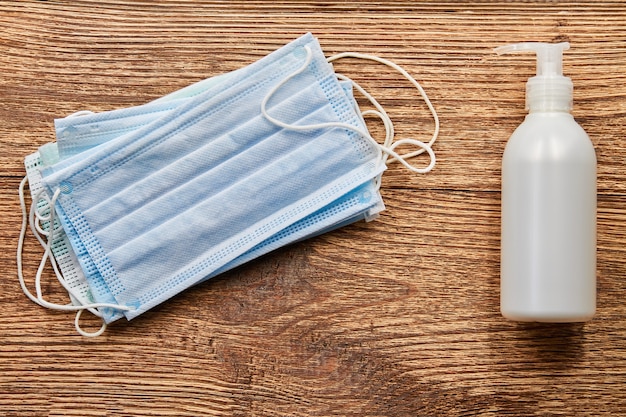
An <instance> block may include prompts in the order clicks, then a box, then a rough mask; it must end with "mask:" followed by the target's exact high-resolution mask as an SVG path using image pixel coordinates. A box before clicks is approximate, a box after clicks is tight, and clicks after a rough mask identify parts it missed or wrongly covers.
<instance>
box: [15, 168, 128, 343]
mask: <svg viewBox="0 0 626 417" xmlns="http://www.w3.org/2000/svg"><path fill="white" fill-rule="evenodd" d="M27 182H28V178H27V177H24V178H23V179H22V181H21V182H20V186H19V197H20V207H21V209H22V226H21V229H20V236H19V240H18V244H17V277H18V280H19V283H20V287H21V288H22V292H24V294H25V295H26V296H27V297H28V298H29V299H30V300H31V301H32V302H34V303H36V304H38V305H40V306H42V307H46V308H49V309H53V310H60V311H76V318H75V320H74V325H75V327H76V331H77V332H78V333H79V334H81V335H82V336H86V337H96V336H100V335H101V334H102V333H103V332H104V331H105V329H106V327H107V324H106V323H105V322H104V321H103V323H102V327H101V328H100V329H99V330H97V331H95V332H93V333H89V332H86V331H84V330H83V329H82V328H81V327H80V323H79V319H80V316H81V314H82V312H83V311H84V310H90V311H91V312H94V311H95V310H93V309H97V308H112V309H115V310H121V311H129V310H131V309H132V308H131V307H128V306H122V305H118V304H110V303H91V304H85V305H78V306H75V305H71V304H56V303H51V302H49V301H47V300H45V299H44V298H43V294H42V291H41V276H42V274H43V270H44V267H45V265H46V261H47V260H50V263H51V264H52V266H53V269H54V272H55V275H56V276H57V279H58V280H59V282H60V283H61V284H62V285H63V288H65V290H66V291H68V293H70V294H72V291H71V289H70V288H68V287H67V285H66V284H65V279H64V278H63V276H62V275H61V273H60V271H59V270H58V267H57V265H56V261H55V260H54V257H53V256H52V241H53V240H54V219H55V210H54V205H55V203H56V200H57V198H58V197H59V194H60V192H61V190H60V189H57V190H56V191H55V193H54V195H53V196H52V198H51V199H50V200H49V205H50V213H49V214H48V215H41V214H40V216H39V217H38V218H41V219H45V221H49V222H50V228H49V230H48V231H45V230H43V228H41V227H35V226H32V225H31V229H33V232H34V233H35V236H36V237H37V239H38V240H39V242H40V243H41V244H42V245H43V247H44V254H43V256H42V258H41V261H40V263H39V267H38V268H37V274H36V275H35V288H36V294H37V295H36V296H35V295H34V294H33V293H32V292H30V290H29V289H28V288H27V287H26V280H25V279H24V269H23V265H22V253H23V249H24V241H25V239H26V230H27V227H28V221H29V219H34V218H35V217H36V216H35V214H34V211H36V210H35V209H34V206H35V205H36V203H34V202H33V203H32V204H31V214H30V217H29V215H28V214H27V209H26V199H25V197H24V188H25V186H26V183H27ZM40 194H41V193H38V194H37V196H40ZM36 199H37V198H36ZM39 230H41V231H43V235H45V236H47V241H44V240H43V238H42V237H41V236H40V235H38V233H37V231H39ZM74 297H76V295H74ZM92 310H93V311H92ZM94 314H95V315H96V316H98V317H100V318H102V315H101V314H100V313H99V312H97V311H96V312H95V313H94Z"/></svg>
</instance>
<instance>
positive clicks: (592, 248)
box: [500, 112, 597, 322]
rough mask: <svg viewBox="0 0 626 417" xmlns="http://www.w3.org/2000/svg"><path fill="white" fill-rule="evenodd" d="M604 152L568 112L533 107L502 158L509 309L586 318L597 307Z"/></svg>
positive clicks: (528, 317) (517, 315) (535, 317)
mask: <svg viewBox="0 0 626 417" xmlns="http://www.w3.org/2000/svg"><path fill="white" fill-rule="evenodd" d="M596 207H597V191H596V155H595V151H594V149H593V145H592V143H591V141H590V140H589V137H588V136H587V134H586V133H585V131H584V130H583V129H582V128H581V127H580V126H579V125H578V124H577V123H576V122H575V121H574V118H573V117H572V116H571V114H569V113H567V112H533V113H530V114H529V115H528V116H527V117H526V120H525V121H524V123H522V124H521V125H520V126H519V127H518V128H517V130H516V131H515V132H514V133H513V135H512V136H511V138H510V140H509V142H508V143H507V146H506V149H505V152H504V156H503V160H502V235H501V297H500V306H501V312H502V315H503V316H504V317H506V318H508V319H511V320H519V321H543V322H580V321H587V320H589V319H591V318H592V317H593V315H594V314H595V308H596Z"/></svg>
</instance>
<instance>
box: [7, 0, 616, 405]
mask: <svg viewBox="0 0 626 417" xmlns="http://www.w3.org/2000/svg"><path fill="white" fill-rule="evenodd" d="M306 31H311V32H312V33H313V34H314V35H316V36H317V37H318V38H319V39H320V42H321V44H322V47H323V49H324V51H325V52H326V53H327V55H332V54H334V53H338V52H342V51H346V50H355V51H358V52H365V53H373V54H378V55H381V56H383V57H385V58H387V59H390V60H393V61H395V62H397V63H399V64H401V65H403V66H404V67H405V68H406V69H407V70H408V71H409V72H411V73H412V74H413V75H414V76H415V77H416V78H417V79H418V80H419V81H420V82H421V83H422V85H423V87H424V88H425V90H426V91H427V93H428V94H429V96H430V98H431V99H432V101H433V104H434V105H435V107H436V108H437V110H438V112H439V116H440V120H441V134H440V138H439V140H438V142H437V144H436V145H435V150H436V153H437V157H438V164H437V166H436V168H435V170H434V171H433V172H431V173H429V174H426V175H414V174H411V173H409V172H408V171H406V170H404V169H402V167H401V166H399V165H397V164H395V165H391V166H390V167H389V169H388V170H387V172H386V173H385V175H384V177H383V188H382V190H383V195H384V198H385V204H386V206H387V210H386V211H385V212H383V213H382V215H381V217H380V218H379V219H377V220H376V221H374V222H371V223H358V224H355V225H352V226H348V227H346V228H343V229H341V230H337V231H335V232H332V233H329V234H326V235H323V236H319V237H317V238H314V239H312V240H309V241H306V242H302V243H299V244H295V245H292V246H289V247H286V248H282V249H280V250H278V251H276V252H274V253H272V254H270V255H268V256H266V257H263V258H262V259H259V260H256V261H253V262H251V263H249V264H247V265H244V266H242V267H240V268H238V269H236V270H234V271H231V272H228V273H226V274H224V275H223V276H220V277H218V278H216V279H214V280H212V281H210V282H207V283H204V284H201V285H198V286H197V287H195V288H192V289H190V290H188V291H186V292H184V293H183V294H180V295H179V296H177V297H175V298H174V299H172V300H170V301H168V302H166V303H164V304H163V305H161V306H159V307H157V308H155V309H153V310H151V311H150V312H148V313H146V314H144V315H142V316H141V317H140V318H138V319H136V320H133V321H131V322H126V321H123V322H119V323H115V324H114V325H112V326H111V327H110V329H108V330H107V332H106V333H105V334H104V335H103V336H101V337H99V338H96V339H86V338H82V337H80V336H79V335H77V334H76V333H75V331H74V328H73V323H72V320H73V316H72V315H68V314H65V313H58V312H50V311H47V310H44V309H42V308H40V307H38V306H36V305H34V304H33V303H31V302H30V301H28V299H27V298H26V297H25V296H24V295H23V294H22V292H21V290H20V288H19V285H18V283H17V278H16V262H15V248H16V241H17V237H18V234H19V226H20V222H21V215H20V213H19V203H18V199H17V191H16V190H17V186H18V184H19V181H20V180H21V177H22V176H23V175H24V168H23V158H24V156H25V155H27V154H29V153H31V152H33V151H35V150H36V149H37V147H38V146H40V145H42V144H44V143H46V142H50V141H53V140H54V131H53V120H54V118H57V117H63V116H65V115H68V114H70V113H73V112H75V111H77V110H82V109H90V110H93V111H103V110H108V109H115V108H121V107H125V106H130V105H135V104H140V103H144V102H147V101H149V100H151V99H154V98H156V97H159V96H161V95H163V94H166V93H168V92H171V91H173V90H176V89H178V88H181V87H184V86H186V85H188V84H190V83H193V82H195V81H198V80H200V79H203V78H206V77H210V76H213V75H217V74H220V73H223V72H227V71H231V70H234V69H237V68H239V67H241V66H243V65H246V64H249V63H251V62H253V61H254V60H256V59H258V58H260V57H262V56H264V55H266V54H267V53H269V52H271V51H272V50H274V49H276V48H278V47H280V46H281V45H283V44H284V43H286V42H288V41H289V40H291V39H293V38H295V37H297V36H299V35H301V34H302V33H304V32H306ZM625 33H626V6H625V5H624V4H623V2H618V1H614V2H612V1H602V2H594V1H585V2H573V1H571V2H558V3H555V2H488V1H482V2H415V1H410V2H409V1H406V2H399V1H398V2H395V1H389V2H372V1H366V2H351V1H344V2H322V3H307V2H298V1H294V2H285V1H277V2H265V1H249V2H245V1H233V2H221V1H183V2H181V1H167V0H159V1H154V2H152V1H122V0H106V1H87V0H84V1H72V2H65V1H4V2H2V3H0V51H1V52H2V53H0V97H1V102H2V105H1V106H0V121H1V123H0V138H1V139H0V167H1V168H0V169H1V171H0V214H1V215H2V218H3V219H4V221H3V225H4V226H3V230H4V232H3V233H2V234H1V235H0V248H1V249H2V250H0V259H1V262H2V266H3V268H2V270H3V272H4V274H3V277H4V279H2V280H0V305H2V306H3V307H4V310H3V312H4V314H3V315H1V316H0V394H1V395H0V414H2V415H6V416H39V415H51V416H52V415H55V416H56V415H58V416H61V415H63V416H73V415H75V416H131V415H136V416H145V415H154V416H157V415H163V416H168V415H170V416H198V415H223V416H244V415H245V416H250V415H260V416H278V415H280V416H287V415H288V416H328V415H358V416H383V415H385V416H415V415H441V416H458V415H484V416H501V415H520V416H522V415H523V416H526V415H577V416H592V415H593V416H597V415H607V416H608V415H611V416H613V415H623V414H624V413H626V411H625V410H626V394H625V393H624V386H625V384H626V330H625V329H626V310H625V309H624V305H623V300H624V297H625V296H626V284H625V281H624V276H625V275H626V256H625V251H626V249H625V245H624V243H625V242H626V232H625V230H626V228H625V226H626V209H625V203H626V185H625V184H626V181H624V180H625V177H624V169H623V165H624V161H625V159H626V148H625V146H624V140H623V136H624V128H623V126H624V125H625V124H626V104H625V103H626V87H625V85H626V83H625V81H626V75H625V74H626V49H625V48H624V40H625V39H624V34H625ZM521 40H539V41H560V40H568V41H569V42H571V44H572V49H571V50H570V51H568V52H567V53H566V54H565V62H564V69H565V71H566V73H567V75H569V76H570V77H572V79H573V81H574V83H575V108H574V111H573V113H574V116H575V117H576V119H577V120H578V121H579V122H580V124H581V125H582V126H583V127H584V128H585V129H586V131H587V132H588V133H589V135H590V137H591V138H592V141H593V143H594V146H595V148H596V153H597V156H598V192H599V195H598V313H597V316H596V318H595V319H594V320H593V321H591V322H589V323H587V324H584V325H583V324H563V325H547V324H521V323H512V322H508V321H505V320H504V319H502V318H501V317H500V315H499V305H498V303H499V299H498V297H499V294H498V288H499V228H500V220H499V219H500V211H499V210H500V206H499V205H500V193H499V189H500V161H501V155H502V152H503V150H504V146H505V144H506V141H507V139H508V137H509V135H510V134H511V133H512V131H513V130H514V129H515V128H516V127H517V126H518V125H519V123H521V121H522V120H523V117H524V115H525V111H524V88H525V87H524V84H525V82H526V79H527V78H528V77H530V76H532V75H533V73H534V60H533V59H532V57H531V56H525V57H524V56H502V57H498V56H496V55H494V54H493V53H492V48H494V47H496V46H499V45H502V44H506V43H510V42H516V41H521ZM335 65H336V68H337V70H338V71H340V72H342V73H345V74H347V75H349V76H351V77H353V78H354V79H355V80H357V81H358V82H359V83H360V84H362V85H363V86H365V87H366V88H367V89H368V90H369V91H371V92H372V94H374V95H375V97H377V98H379V99H380V101H381V103H382V104H383V105H384V106H385V108H386V109H387V110H388V111H389V113H390V115H391V117H392V119H393V121H394V123H395V128H396V131H397V134H398V137H414V138H418V139H427V138H429V137H430V135H431V133H432V129H433V122H432V120H431V117H430V115H429V113H428V110H427V109H426V107H425V105H424V104H423V102H422V101H421V99H420V98H419V96H418V95H417V92H416V91H415V90H414V89H412V88H411V86H410V84H409V83H408V82H406V81H404V80H402V79H401V77H399V76H398V75H397V74H395V73H393V72H391V71H390V70H389V69H387V68H386V67H383V66H380V65H378V64H374V63H368V62H366V63H364V62H359V61H356V60H353V59H346V60H342V61H339V62H337V63H336V64H335ZM360 104H361V105H362V107H363V108H366V107H367V103H366V102H365V101H364V100H362V99H360ZM371 129H372V131H373V132H374V134H376V135H380V134H381V132H382V130H381V128H380V126H377V125H376V123H375V122H373V123H372V125H371ZM418 161H419V160H418ZM418 163H419V162H418ZM40 257H41V248H40V247H39V246H38V244H36V243H35V242H34V241H33V239H32V237H29V241H28V242H27V245H26V247H25V253H24V262H25V269H26V272H27V274H28V276H29V277H33V276H34V273H35V271H36V269H37V266H38V263H39V259H40ZM54 281H55V279H54V278H53V276H52V274H51V273H50V271H47V272H46V274H45V277H44V282H45V285H44V288H43V290H44V293H45V294H47V295H48V296H49V297H50V298H51V299H53V300H55V301H58V302H65V301H66V298H65V296H64V295H63V291H62V290H61V289H60V288H59V286H58V285H57V284H55V282H54ZM31 288H32V287H31ZM84 323H85V325H86V326H87V327H89V328H94V329H95V328H97V326H98V323H97V322H96V321H95V320H93V319H90V318H85V320H84Z"/></svg>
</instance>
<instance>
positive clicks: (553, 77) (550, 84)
mask: <svg viewBox="0 0 626 417" xmlns="http://www.w3.org/2000/svg"><path fill="white" fill-rule="evenodd" d="M567 49H569V43H568V42H561V43H554V44H553V43H543V42H523V43H516V44H512V45H505V46H501V47H499V48H496V49H495V52H496V53H497V54H505V53H511V52H526V51H532V52H535V53H536V54H537V75H536V76H535V77H532V78H529V79H528V82H527V83H526V110H529V111H530V112H542V111H543V112H545V111H560V112H569V111H570V110H571V109H572V97H573V90H574V87H573V84H572V80H571V79H570V78H568V77H564V76H563V51H565V50H567Z"/></svg>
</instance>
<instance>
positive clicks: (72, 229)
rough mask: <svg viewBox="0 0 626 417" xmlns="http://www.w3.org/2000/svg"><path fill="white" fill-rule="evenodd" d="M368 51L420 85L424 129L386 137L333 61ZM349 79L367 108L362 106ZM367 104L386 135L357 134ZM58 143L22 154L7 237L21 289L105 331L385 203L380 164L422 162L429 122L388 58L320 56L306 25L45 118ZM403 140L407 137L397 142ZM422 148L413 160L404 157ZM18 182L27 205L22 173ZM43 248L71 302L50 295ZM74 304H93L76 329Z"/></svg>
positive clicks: (378, 111) (79, 308)
mask: <svg viewBox="0 0 626 417" xmlns="http://www.w3.org/2000/svg"><path fill="white" fill-rule="evenodd" d="M346 56H350V57H353V58H354V57H355V58H364V59H374V60H376V61H379V62H382V63H384V64H386V65H389V66H391V67H392V68H395V69H397V70H398V71H400V73H401V74H403V75H404V76H405V77H407V78H408V79H409V80H410V81H411V82H412V83H413V84H414V85H415V86H416V88H418V89H419V90H420V92H421V93H422V95H423V97H424V99H425V100H426V102H427V104H428V106H429V108H430V110H431V112H432V114H433V116H434V117H435V122H436V123H435V126H436V131H435V134H434V135H433V136H432V139H431V140H430V142H427V143H423V142H421V141H418V140H414V139H403V140H399V141H394V140H393V137H394V132H393V124H392V123H391V120H390V119H389V117H388V116H387V114H386V113H385V112H384V109H382V107H380V105H379V104H378V103H377V102H376V100H375V99H374V98H373V97H371V96H370V95H369V94H367V92H366V91H365V90H363V89H362V88H361V87H360V86H358V85H357V84H356V83H354V82H351V81H350V80H349V79H347V78H346V77H344V76H341V75H338V74H336V73H335V71H334V69H333V66H332V64H330V61H332V60H333V59H338V58H342V57H346ZM353 89H356V90H358V91H360V92H362V93H363V94H365V95H366V97H367V98H368V99H369V100H370V101H371V102H372V104H373V106H374V108H375V110H368V111H366V112H361V111H360V110H359V107H358V105H357V102H356V101H355V99H354V96H353ZM364 115H365V116H368V115H374V116H377V117H379V118H380V119H382V121H383V123H384V126H385V132H386V137H385V139H384V140H383V141H382V143H378V142H377V141H376V140H374V139H373V138H372V137H371V135H370V134H369V132H368V130H367V127H366V125H365V122H364ZM55 129H56V137H57V141H56V143H49V144H46V145H44V146H42V147H41V148H40V149H39V150H38V151H37V152H35V153H34V154H32V155H29V156H28V157H26V159H25V165H26V172H27V178H25V179H24V181H23V182H22V184H21V187H20V195H21V199H22V209H23V212H24V221H23V227H22V234H21V236H20V244H19V248H18V270H19V271H18V272H19V279H20V283H21V285H22V289H23V290H24V292H25V294H26V295H27V296H28V297H29V298H30V299H31V300H33V301H34V302H36V303H37V304H40V305H42V306H44V307H48V308H52V309H57V310H67V311H75V312H76V318H75V324H76V329H77V330H78V332H79V333H81V334H83V335H85V336H97V335H99V334H101V333H102V332H103V331H104V329H105V328H106V325H107V324H108V323H111V322H113V321H115V320H117V319H119V318H121V317H126V318H127V319H129V320H130V319H133V318H135V317H137V316H138V315H140V314H141V313H143V312H145V311H147V310H149V309H151V308H152V307H154V306H156V305H158V304H160V303H162V302H163V301H165V300H167V299H169V298H171V297H173V296H174V295H176V294H177V293H179V292H181V291H183V290H185V289H186V288H189V287H191V286H193V285H195V284H197V283H199V282H202V281H204V280H207V279H209V278H211V277H214V276H216V275H218V274H220V273H221V272H224V271H227V270H229V269H231V268H234V267H236V266H239V265H241V264H243V263H245V262H247V261H249V260H252V259H254V258H257V257H259V256H261V255H264V254H266V253H268V252H270V251H272V250H274V249H276V248H279V247H282V246H284V245H287V244H290V243H293V242H296V241H300V240H303V239H306V238H309V237H311V236H316V235H319V234H321V233H325V232H327V231H330V230H333V229H336V228H338V227H341V226H344V225H347V224H350V223H353V222H355V221H359V220H367V221H369V220H372V219H374V218H375V217H376V216H377V215H378V214H379V213H380V212H381V211H382V210H383V209H384V204H383V201H382V197H381V195H380V192H379V188H380V179H381V175H382V172H383V171H384V170H385V169H386V163H387V162H390V161H392V160H396V161H399V162H400V163H402V164H404V165H405V166H406V167H407V168H409V169H411V170H413V171H415V172H428V171H429V170H430V169H432V167H433V166H434V162H435V158H434V153H433V151H432V149H431V145H432V143H433V142H434V140H435V138H436V136H437V131H438V121H437V118H436V113H435V111H434V109H433V108H432V105H431V104H430V102H429V101H428V99H427V98H426V96H425V94H424V92H423V90H422V89H421V87H420V86H419V84H417V82H416V81H415V80H414V79H413V78H412V77H411V76H410V75H409V74H407V73H406V72H405V71H404V70H403V69H401V68H400V67H397V66H396V65H395V64H393V63H391V62H389V61H385V60H383V59H380V58H376V57H372V56H369V55H361V54H356V53H348V54H342V55H337V56H335V57H331V58H329V59H326V58H325V56H324V54H323V52H322V50H321V48H320V45H319V43H318V42H317V40H316V39H315V38H314V37H313V36H312V35H310V34H307V35H305V36H303V37H301V38H299V39H297V40H295V41H293V42H291V43H289V44H288V45H286V46H284V47H282V48H280V49H278V50H277V51H275V52H273V53H271V54H270V55H268V56H266V57H264V58H262V59H260V60H259V61H257V62H255V63H253V64H251V65H249V66H247V67H244V68H241V69H239V70H236V71H233V72H231V73H227V74H223V75H220V76H217V77H213V78H209V79H207V80H204V81H201V82H199V83H196V84H193V85H191V86H189V87H187V88H184V89H182V90H179V91H177V92H175V93H172V94H169V95H167V96H165V97H162V98H160V99H158V100H155V101H152V102H150V103H148V104H145V105H141V106H136V107H131V108H125V109H119V110H114V111H108V112H103V113H92V112H88V111H81V112H79V113H76V114H74V115H71V116H68V117H65V118H63V119H58V120H56V121H55ZM400 145H413V146H416V147H417V151H415V152H412V153H408V154H403V155H399V154H398V153H397V152H396V150H395V149H396V148H397V147H398V146H400ZM420 153H427V154H428V155H429V157H430V163H429V165H428V166H426V167H425V168H416V167H415V166H413V165H411V164H409V163H408V162H407V161H406V159H407V158H410V157H413V156H416V155H417V154H420ZM26 183H28V185H29V188H30V193H31V199H32V203H31V209H30V211H29V212H27V209H26V206H25V202H24V201H25V199H24V187H25V184H26ZM28 224H30V228H31V230H32V232H33V234H34V235H35V236H36V237H37V239H38V240H39V241H40V243H41V245H42V247H43V248H44V255H43V258H42V261H41V263H40V266H39V269H38V271H37V273H36V277H35V288H36V291H35V293H34V294H33V293H32V292H31V291H30V290H29V289H28V288H27V286H26V284H25V280H24V277H23V272H22V262H21V252H22V243H23V240H24V237H25V232H26V228H27V225H28ZM48 262H50V263H51V265H52V268H53V270H54V272H55V275H56V276H57V278H58V280H59V282H60V283H61V285H62V286H63V287H64V288H65V290H67V292H68V294H69V297H70V301H71V303H69V304H67V305H62V304H56V303H51V302H49V301H47V300H46V299H45V298H44V297H43V294H42V291H41V279H42V273H43V271H44V269H45V267H46V265H47V263H48ZM84 310H89V311H90V312H92V313H93V314H95V315H97V316H98V317H101V318H102V322H103V325H102V327H101V328H100V329H99V330H98V331H95V332H93V333H88V332H86V331H85V330H83V329H82V328H81V327H80V324H79V320H80V315H81V313H82V312H83V311H84Z"/></svg>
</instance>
